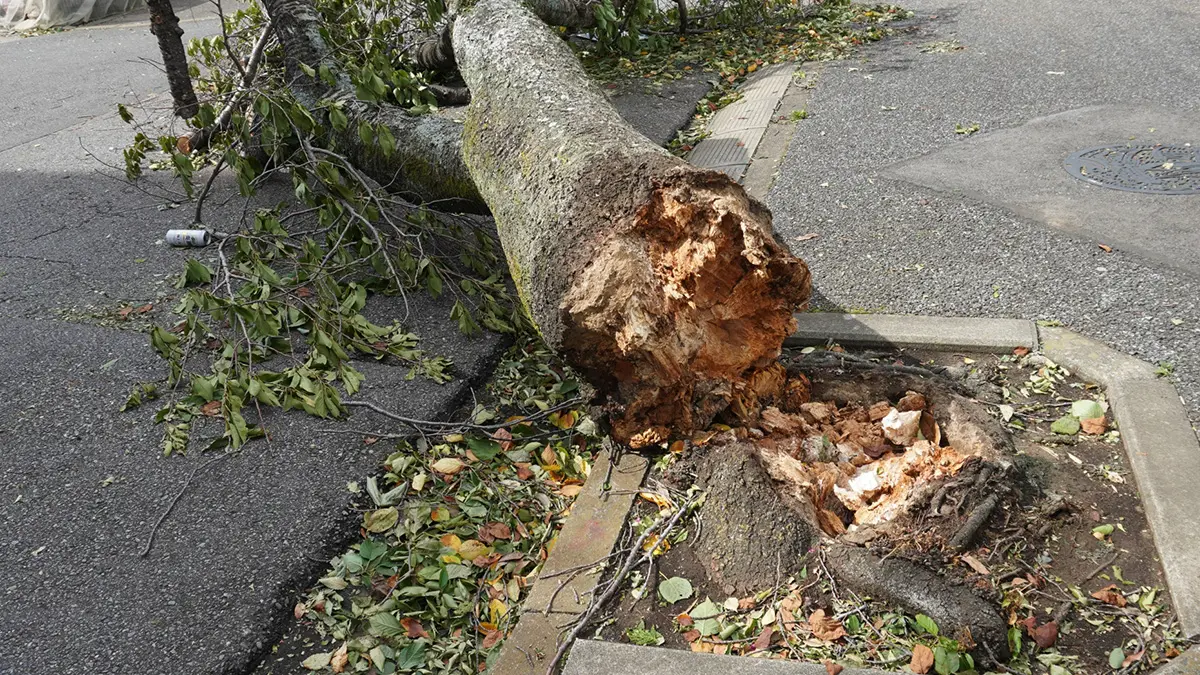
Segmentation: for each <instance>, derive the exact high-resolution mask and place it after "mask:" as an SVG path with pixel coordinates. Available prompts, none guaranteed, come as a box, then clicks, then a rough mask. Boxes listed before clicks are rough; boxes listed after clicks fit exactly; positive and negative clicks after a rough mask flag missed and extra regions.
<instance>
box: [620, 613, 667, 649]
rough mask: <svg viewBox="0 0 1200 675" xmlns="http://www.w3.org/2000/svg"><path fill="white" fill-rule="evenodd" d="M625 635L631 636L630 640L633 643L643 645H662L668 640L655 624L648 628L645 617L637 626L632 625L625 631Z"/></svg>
mask: <svg viewBox="0 0 1200 675" xmlns="http://www.w3.org/2000/svg"><path fill="white" fill-rule="evenodd" d="M625 637H627V638H629V641H630V642H632V643H633V644H635V645H639V646H642V647H649V646H651V645H661V644H662V643H663V642H666V638H664V637H663V635H662V633H660V632H658V629H656V628H655V627H654V626H650V627H649V628H646V620H645V619H642V620H641V621H639V622H638V625H636V626H630V627H629V630H627V631H625Z"/></svg>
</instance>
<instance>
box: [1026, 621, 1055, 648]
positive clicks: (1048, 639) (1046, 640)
mask: <svg viewBox="0 0 1200 675" xmlns="http://www.w3.org/2000/svg"><path fill="white" fill-rule="evenodd" d="M1029 637H1031V638H1033V642H1034V644H1036V645H1037V646H1038V649H1049V648H1051V647H1053V646H1054V643H1055V642H1057V641H1058V622H1057V621H1051V622H1050V623H1047V624H1045V625H1043V626H1038V627H1037V628H1034V629H1033V630H1031V631H1029Z"/></svg>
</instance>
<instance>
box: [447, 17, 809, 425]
mask: <svg viewBox="0 0 1200 675" xmlns="http://www.w3.org/2000/svg"><path fill="white" fill-rule="evenodd" d="M453 43H454V54H455V56H456V58H457V59H458V65H459V71H460V72H461V73H462V76H463V78H464V80H465V81H466V83H467V86H468V87H469V88H470V89H471V92H472V100H471V105H470V106H469V107H468V109H467V116H466V120H465V123H464V128H463V157H464V158H465V160H466V164H467V168H468V170H469V172H470V174H471V177H472V178H473V179H474V182H475V185H476V186H477V187H478V189H479V192H480V194H481V195H482V197H483V199H484V201H486V202H487V204H488V206H489V207H490V209H491V212H492V214H493V215H494V216H495V218H496V224H497V228H498V230H499V232H500V237H501V241H502V242H503V244H504V249H505V252H506V254H507V256H508V261H509V265H510V268H511V270H512V273H513V278H514V279H515V280H516V282H517V288H518V292H519V293H520V295H521V298H522V300H523V302H524V303H525V306H526V307H528V309H529V312H530V315H531V318H532V319H533V321H534V323H535V324H536V325H537V326H538V329H539V330H540V331H541V333H542V335H543V337H545V339H546V340H547V342H548V343H549V344H550V345H551V346H552V347H554V348H556V349H558V350H559V351H561V352H562V353H563V354H565V355H566V357H567V358H568V360H569V361H570V362H571V363H572V364H574V365H575V366H577V367H579V368H581V369H582V370H583V371H584V372H585V373H586V374H587V375H588V376H589V379H591V380H592V381H593V382H595V383H597V384H598V385H600V387H601V388H602V389H605V390H607V391H609V392H612V393H615V394H616V398H617V399H618V400H619V402H620V404H621V405H622V406H623V409H622V410H620V411H618V414H617V415H614V433H615V435H616V436H617V437H618V438H619V439H620V440H622V441H625V442H631V443H632V444H634V445H644V444H649V443H651V442H656V441H658V440H663V439H665V438H666V437H667V436H669V435H670V434H672V433H683V434H686V433H689V432H690V431H692V430H694V429H697V428H703V427H704V426H705V425H707V423H708V421H709V419H710V418H711V416H712V413H713V412H714V411H716V410H719V409H720V407H721V401H722V400H723V399H727V398H728V396H729V395H730V390H731V388H732V387H734V386H736V385H737V383H738V382H740V381H741V380H742V379H744V378H745V377H747V376H748V374H749V373H750V372H751V371H752V370H753V369H754V368H756V367H760V366H764V365H766V364H767V363H769V362H770V361H772V360H773V359H774V358H775V357H776V356H778V354H779V350H780V346H781V344H782V342H783V339H784V337H786V336H787V334H788V333H789V332H790V328H791V326H792V314H793V312H794V311H795V310H796V309H798V308H800V307H801V306H802V305H803V304H804V303H805V302H806V301H807V299H808V296H809V293H810V287H809V277H808V270H807V268H806V267H805V265H804V263H803V262H801V261H800V260H799V259H797V258H795V257H793V256H792V255H791V254H790V253H789V252H788V251H787V249H786V247H784V246H782V245H781V244H779V243H778V242H777V241H776V240H775V238H774V236H773V234H772V230H771V215H770V212H769V211H767V209H766V208H765V207H763V206H762V205H761V204H759V203H758V202H756V201H754V200H753V199H751V198H750V197H748V196H747V195H746V193H745V191H744V190H743V189H742V188H741V186H739V185H738V184H737V183H735V182H734V181H732V180H731V179H729V178H728V177H727V176H725V175H724V174H722V173H718V172H713V171H706V170H701V169H698V168H695V167H693V166H691V165H689V164H688V163H687V162H685V161H683V160H682V159H679V158H677V157H674V156H672V155H670V154H669V153H667V152H666V151H665V150H663V149H662V148H660V147H658V146H657V145H655V144H654V143H653V142H652V141H650V140H649V139H647V138H645V137H644V136H642V135H641V134H639V133H637V132H636V131H635V130H634V129H633V128H632V127H630V126H629V125H628V124H627V123H626V122H625V121H624V120H623V119H621V117H620V115H619V114H617V112H616V110H614V109H613V108H612V106H611V105H610V104H609V103H608V101H607V100H606V99H605V97H604V96H603V94H601V92H600V91H599V90H598V89H597V88H596V87H595V85H594V84H593V83H592V82H591V81H590V80H589V78H588V77H587V75H586V74H585V73H584V72H583V69H582V67H581V66H580V64H579V62H578V60H577V59H576V58H575V55H574V54H573V53H572V52H571V51H570V49H569V47H568V46H567V45H566V44H565V43H564V42H563V40H562V39H561V38H559V36H558V35H556V34H555V33H554V32H552V31H551V30H550V29H549V28H548V27H547V26H546V24H545V23H544V22H543V21H542V20H540V19H539V18H538V16H537V15H535V14H534V13H533V12H531V11H530V10H529V9H528V8H526V7H525V6H524V5H522V4H520V3H519V2H517V1H516V0H480V1H479V2H477V3H476V4H475V5H474V6H473V7H471V8H470V9H469V10H467V11H466V12H465V13H464V14H463V15H461V16H460V17H459V18H458V20H457V21H456V23H455V28H454V40H453Z"/></svg>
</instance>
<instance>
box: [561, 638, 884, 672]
mask: <svg viewBox="0 0 1200 675" xmlns="http://www.w3.org/2000/svg"><path fill="white" fill-rule="evenodd" d="M601 673H603V675H677V673H688V675H827V673H826V671H825V666H823V665H821V664H820V663H809V662H805V661H780V660H773V659H756V658H753V657H745V656H717V655H716V654H696V653H693V652H685V651H680V650H677V649H663V648H661V647H638V646H637V645H631V644H625V643H621V642H604V641H601V640H578V641H576V642H575V646H574V647H573V648H572V650H571V659H570V661H568V662H567V667H566V668H564V669H563V675H599V674H601ZM842 675H895V673H888V672H886V671H882V670H863V669H860V668H846V669H845V670H843V671H842Z"/></svg>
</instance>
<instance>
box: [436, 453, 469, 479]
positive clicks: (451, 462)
mask: <svg viewBox="0 0 1200 675" xmlns="http://www.w3.org/2000/svg"><path fill="white" fill-rule="evenodd" d="M466 465H467V464H466V462H464V461H462V460H461V459H458V458H457V457H443V458H441V459H439V460H438V461H436V462H434V463H433V466H431V467H430V468H431V469H433V470H434V471H436V472H438V473H441V474H445V475H447V476H453V475H454V474H456V473H458V472H459V471H462V470H463V467H465V466H466Z"/></svg>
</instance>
